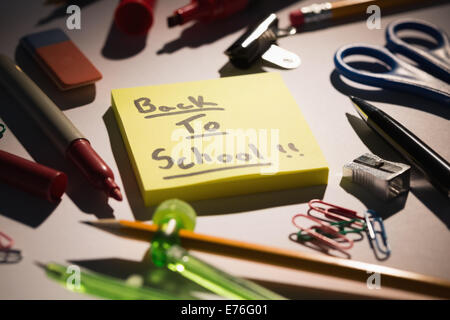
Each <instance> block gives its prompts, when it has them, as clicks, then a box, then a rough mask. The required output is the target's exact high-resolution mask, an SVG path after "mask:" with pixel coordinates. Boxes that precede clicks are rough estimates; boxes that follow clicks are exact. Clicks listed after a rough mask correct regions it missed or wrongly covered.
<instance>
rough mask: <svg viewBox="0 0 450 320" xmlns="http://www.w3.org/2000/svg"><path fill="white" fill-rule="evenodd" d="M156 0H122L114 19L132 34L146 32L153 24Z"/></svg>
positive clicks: (121, 28) (123, 29)
mask: <svg viewBox="0 0 450 320" xmlns="http://www.w3.org/2000/svg"><path fill="white" fill-rule="evenodd" d="M155 2H156V0H121V1H120V3H119V5H118V6H117V8H116V12H115V14H114V20H115V23H116V25H117V27H118V28H119V29H120V30H121V31H123V32H125V33H127V34H130V35H142V34H146V33H147V32H148V30H150V28H151V26H152V24H153V9H154V7H155Z"/></svg>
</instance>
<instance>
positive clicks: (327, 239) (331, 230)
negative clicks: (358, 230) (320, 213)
mask: <svg viewBox="0 0 450 320" xmlns="http://www.w3.org/2000/svg"><path fill="white" fill-rule="evenodd" d="M298 217H303V218H307V219H310V220H312V221H314V222H316V223H318V224H319V225H314V226H312V227H310V228H303V227H301V226H299V225H297V223H295V219H296V218H298ZM292 223H293V224H294V225H295V226H296V227H297V228H299V229H300V230H302V231H304V232H306V233H307V234H308V235H310V236H311V237H313V238H315V239H317V240H318V241H320V242H322V243H324V244H326V245H328V246H330V247H332V248H335V249H337V250H340V251H343V250H348V249H351V248H352V247H353V241H352V240H351V239H349V238H347V237H346V236H344V235H342V234H340V233H339V229H338V228H336V227H333V226H329V225H326V224H324V223H323V222H322V221H320V220H319V219H317V218H314V217H311V216H308V215H306V214H303V213H299V214H297V215H295V216H294V217H293V218H292ZM315 230H320V231H322V232H323V233H326V234H329V235H331V236H333V237H335V238H339V239H342V240H343V241H344V242H347V243H348V245H342V243H339V242H338V241H336V240H334V239H332V238H330V237H327V236H326V235H324V234H321V233H319V232H316V231H315Z"/></svg>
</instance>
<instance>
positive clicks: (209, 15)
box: [167, 0, 252, 27]
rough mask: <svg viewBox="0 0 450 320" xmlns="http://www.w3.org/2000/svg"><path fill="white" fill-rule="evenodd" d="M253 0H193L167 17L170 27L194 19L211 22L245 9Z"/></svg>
mask: <svg viewBox="0 0 450 320" xmlns="http://www.w3.org/2000/svg"><path fill="white" fill-rule="evenodd" d="M251 1H252V0H191V3H189V4H187V5H185V6H184V7H182V8H179V9H177V10H175V12H174V13H173V15H172V16H170V17H168V18H167V24H168V26H169V27H174V26H176V25H182V24H185V23H186V22H189V21H192V20H200V21H204V22H210V21H213V20H218V19H223V18H226V17H228V16H231V15H232V14H234V13H236V12H238V11H242V10H244V9H245V8H246V7H247V6H248V4H249V3H250V2H251Z"/></svg>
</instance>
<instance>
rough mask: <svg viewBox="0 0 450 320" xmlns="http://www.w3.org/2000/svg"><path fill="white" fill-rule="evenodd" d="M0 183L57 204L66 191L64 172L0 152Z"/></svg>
mask: <svg viewBox="0 0 450 320" xmlns="http://www.w3.org/2000/svg"><path fill="white" fill-rule="evenodd" d="M0 168H1V170H0V181H4V182H6V183H7V184H9V185H11V186H13V187H16V188H19V189H21V190H23V191H26V192H29V193H31V194H34V195H36V196H38V197H41V198H44V199H46V200H48V201H50V202H57V201H59V199H60V198H61V195H62V194H63V193H64V191H65V190H66V186H67V176H66V174H65V173H64V172H61V171H57V170H55V169H52V168H49V167H46V166H44V165H41V164H39V163H36V162H33V161H30V160H27V159H24V158H21V157H18V156H16V155H13V154H11V153H8V152H6V151H2V150H0Z"/></svg>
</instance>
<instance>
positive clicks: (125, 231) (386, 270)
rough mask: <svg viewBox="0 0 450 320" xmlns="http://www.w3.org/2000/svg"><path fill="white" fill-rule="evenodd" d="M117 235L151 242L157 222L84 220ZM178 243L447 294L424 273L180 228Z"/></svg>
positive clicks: (446, 287)
mask: <svg viewBox="0 0 450 320" xmlns="http://www.w3.org/2000/svg"><path fill="white" fill-rule="evenodd" d="M86 223H88V224H91V225H94V226H96V227H99V228H102V229H106V230H108V231H110V232H112V233H115V234H117V235H120V236H124V237H128V238H131V239H135V240H142V241H146V242H150V241H151V238H152V236H153V235H154V234H155V232H156V231H157V230H158V226H156V225H153V224H148V223H143V222H134V221H126V220H114V219H104V220H100V221H95V222H86ZM179 235H180V238H181V244H182V246H183V247H184V248H186V249H192V250H198V251H203V252H208V253H212V254H220V255H225V256H229V257H233V258H240V259H244V260H250V261H255V262H262V263H267V264H271V265H276V266H281V267H286V268H291V269H296V270H304V271H309V272H314V273H319V274H325V275H331V276H335V277H339V278H343V279H350V280H356V281H366V278H367V270H370V271H371V272H377V273H380V275H381V277H382V279H383V286H386V287H390V288H396V289H402V290H406V291H411V292H417V293H421V294H429V295H431V296H436V297H442V298H447V299H449V298H450V282H449V281H447V280H444V279H439V278H435V277H430V276H427V275H423V274H419V273H414V272H409V271H404V270H399V269H395V268H390V267H384V266H379V265H374V264H370V263H365V262H359V261H353V260H346V259H339V258H334V257H328V256H322V255H316V254H311V253H304V252H297V251H292V250H285V249H280V248H274V247H269V246H264V245H259V244H253V243H248V242H243V241H237V240H232V239H225V238H220V237H214V236H210V235H205V234H199V233H196V232H192V231H188V230H180V232H179Z"/></svg>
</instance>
